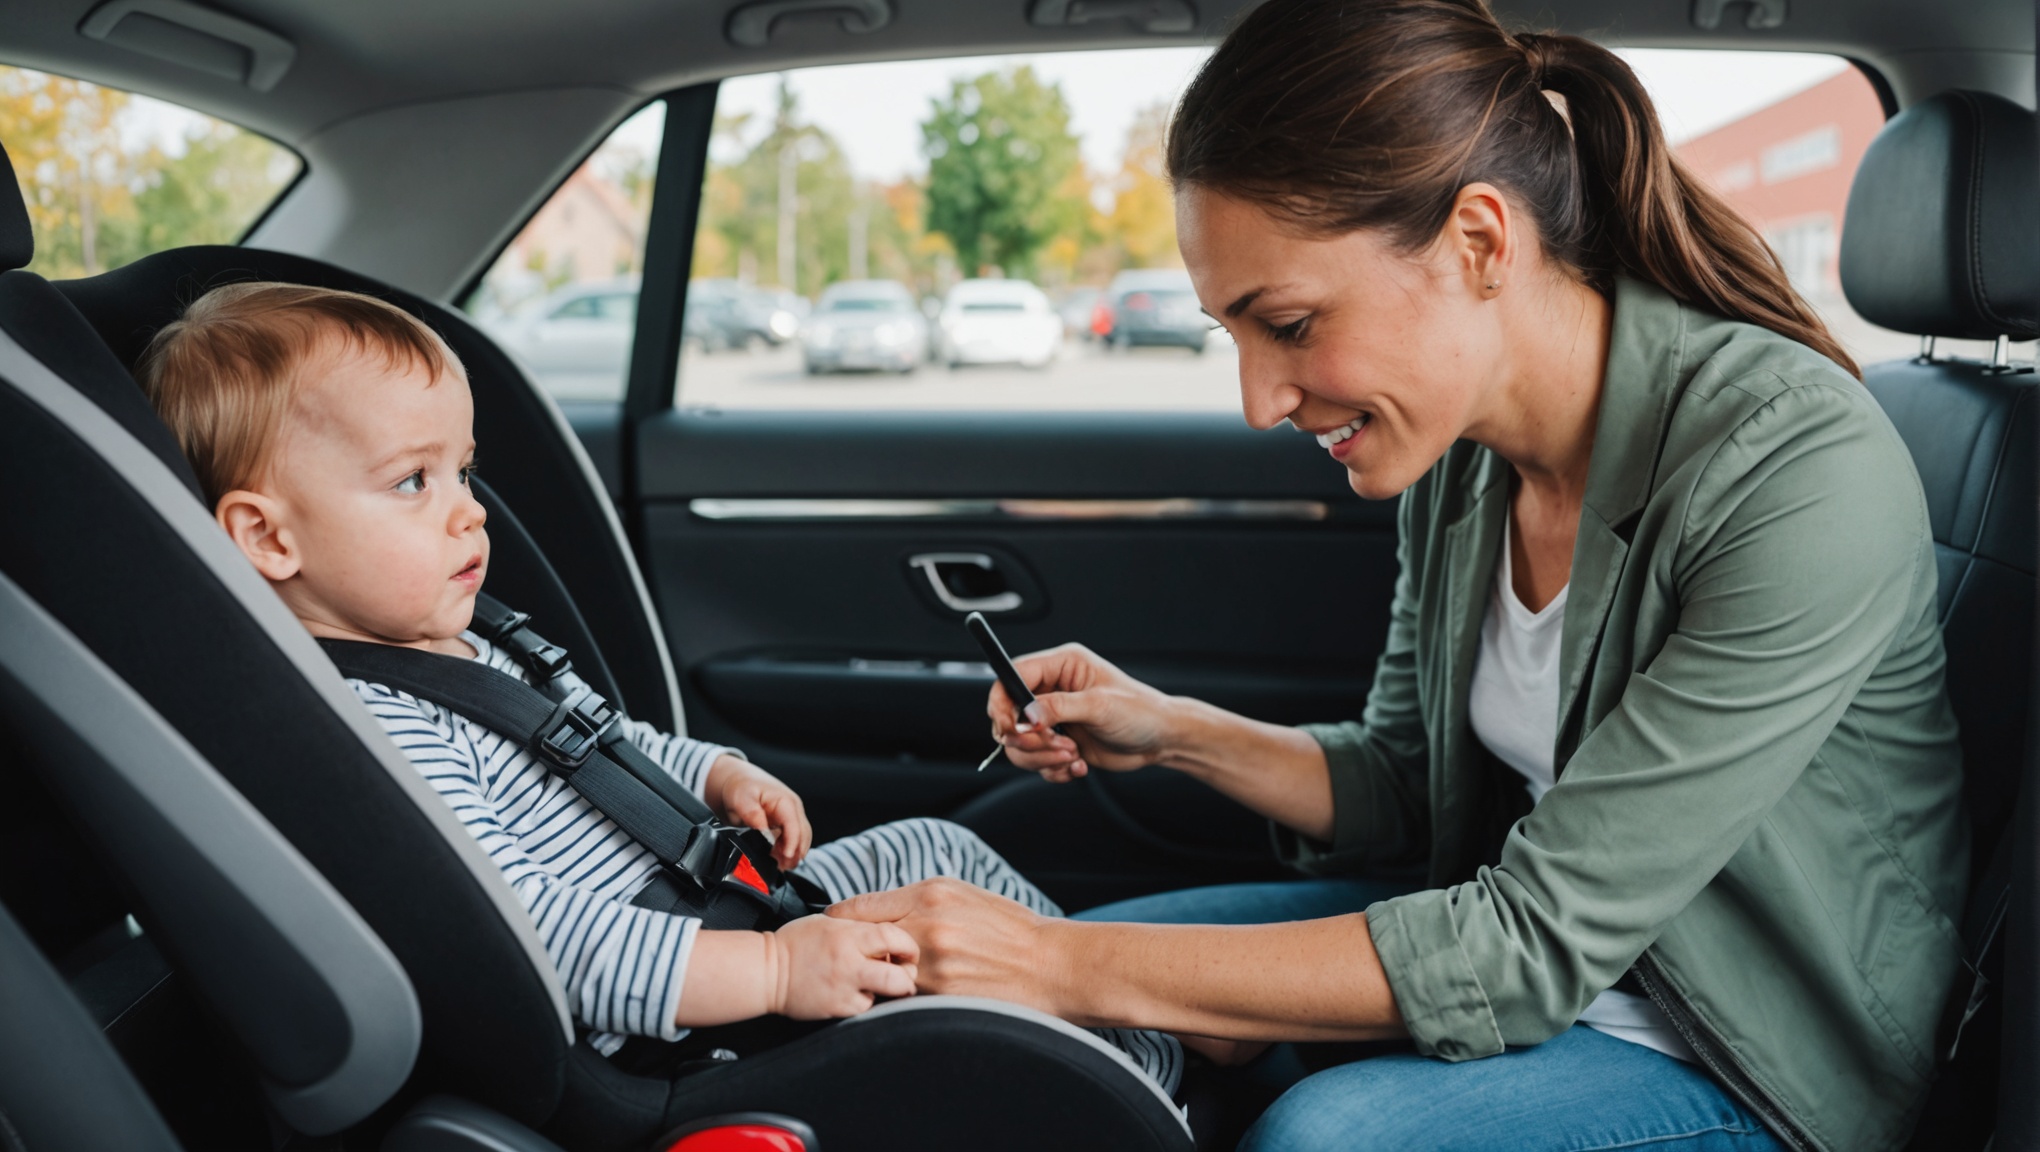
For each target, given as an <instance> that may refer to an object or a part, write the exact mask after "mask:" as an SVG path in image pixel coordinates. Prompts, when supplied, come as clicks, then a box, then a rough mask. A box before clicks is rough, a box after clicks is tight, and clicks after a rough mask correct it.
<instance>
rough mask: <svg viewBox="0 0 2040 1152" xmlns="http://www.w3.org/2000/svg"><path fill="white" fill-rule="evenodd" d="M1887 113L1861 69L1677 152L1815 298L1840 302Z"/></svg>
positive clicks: (1845, 72) (1690, 142) (1699, 138)
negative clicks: (1850, 211)
mask: <svg viewBox="0 0 2040 1152" xmlns="http://www.w3.org/2000/svg"><path fill="white" fill-rule="evenodd" d="M1882 127H1884V109H1883V108H1882V106H1880V105H1879V104H1878V102H1877V93H1876V91H1875V90H1874V89H1872V88H1871V87H1870V82H1869V81H1868V80H1866V79H1864V78H1863V74H1862V73H1861V72H1858V71H1857V70H1856V69H1854V68H1844V69H1843V70H1842V71H1840V72H1838V73H1836V74H1835V75H1833V76H1830V77H1828V78H1827V79H1826V80H1823V81H1821V82H1820V83H1818V84H1816V85H1814V86H1813V87H1811V88H1808V89H1806V90H1805V91H1803V92H1799V93H1796V94H1794V95H1792V96H1788V97H1786V98H1785V99H1783V100H1780V101H1778V102H1777V103H1776V104H1772V105H1770V106H1769V107H1766V108H1762V109H1759V110H1758V111H1756V112H1752V113H1750V114H1749V115H1748V116H1745V117H1743V118H1742V119H1740V120H1737V121H1735V122H1733V123H1731V124H1727V125H1724V126H1722V127H1720V128H1716V129H1715V130H1714V131H1712V132H1709V133H1707V134H1706V135H1704V136H1697V137H1695V138H1693V139H1691V140H1688V141H1686V142H1684V143H1683V144H1680V145H1679V146H1678V152H1679V155H1680V156H1681V157H1682V158H1683V159H1684V160H1685V161H1686V163H1688V164H1689V165H1691V166H1692V167H1693V169H1694V171H1696V172H1698V173H1699V174H1700V175H1701V176H1702V177H1703V178H1705V179H1706V180H1707V181H1708V182H1709V183H1710V184H1712V185H1714V188H1715V190H1716V191H1718V192H1720V193H1721V194H1722V195H1723V196H1725V197H1727V199H1728V201H1729V203H1731V204H1733V205H1734V206H1735V208H1736V209H1737V210H1738V211H1740V212H1741V213H1742V214H1743V216H1744V217H1745V218H1746V219H1748V220H1749V221H1750V222H1751V223H1752V224H1755V225H1756V226H1757V230H1758V231H1760V232H1762V233H1763V234H1764V238H1765V239H1766V240H1769V241H1770V242H1771V247H1772V248H1773V249H1774V250H1776V251H1777V253H1778V259H1779V261H1780V262H1781V263H1783V264H1784V265H1785V271H1786V272H1787V273H1788V274H1789V275H1790V276H1791V277H1792V282H1793V283H1794V284H1795V285H1797V286H1798V288H1799V291H1800V292H1801V293H1802V294H1804V295H1805V296H1806V297H1807V298H1808V299H1809V300H1812V301H1815V302H1816V303H1819V304H1827V303H1829V302H1831V301H1835V300H1838V299H1839V298H1840V296H1841V281H1840V280H1839V279H1838V278H1837V276H1836V272H1835V257H1836V254H1837V253H1838V252H1840V250H1841V248H1840V243H1841V237H1842V212H1843V209H1844V208H1845V207H1846V206H1847V205H1848V202H1849V181H1850V179H1851V178H1852V177H1854V176H1855V174H1856V166H1857V165H1858V164H1859V163H1861V162H1862V160H1863V153H1864V151H1866V150H1867V149H1868V148H1869V147H1870V140H1871V138H1872V137H1874V136H1876V135H1877V130H1878V129H1880V128H1882Z"/></svg>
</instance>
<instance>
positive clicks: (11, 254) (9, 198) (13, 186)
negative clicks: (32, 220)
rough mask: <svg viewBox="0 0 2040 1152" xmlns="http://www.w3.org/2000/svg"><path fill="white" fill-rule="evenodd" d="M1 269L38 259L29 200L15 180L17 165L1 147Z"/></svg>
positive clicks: (26, 265)
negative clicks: (30, 227)
mask: <svg viewBox="0 0 2040 1152" xmlns="http://www.w3.org/2000/svg"><path fill="white" fill-rule="evenodd" d="M0 184H5V185H6V187H5V188H0V272H12V271H14V270H15V269H16V268H26V267H28V262H29V261H30V260H33V259H35V233H34V232H33V231H31V230H30V229H29V226H28V202H27V201H25V200H23V199H22V198H21V185H20V184H18V183H16V182H15V179H14V164H13V162H12V161H10V160H8V159H7V150H6V149H4V148H0Z"/></svg>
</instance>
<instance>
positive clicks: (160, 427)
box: [0, 209, 199, 496]
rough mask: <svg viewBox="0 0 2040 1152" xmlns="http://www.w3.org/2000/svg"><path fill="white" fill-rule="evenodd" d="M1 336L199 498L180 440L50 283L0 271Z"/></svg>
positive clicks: (118, 363) (84, 321)
mask: <svg viewBox="0 0 2040 1152" xmlns="http://www.w3.org/2000/svg"><path fill="white" fill-rule="evenodd" d="M0 211H4V209H0ZM0 331H5V332H6V333H7V334H8V335H9V336H12V337H14V340H15V342H16V343H18V344H20V345H21V346H22V347H23V348H24V349H26V350H27V351H28V354H29V355H31V356H33V357H35V358H36V359H38V360H40V361H42V362H43V363H44V364H46V365H48V366H49V368H50V370H51V371H53V372H55V373H56V374H57V375H59V376H62V377H63V378H64V379H66V380H68V381H70V382H71V386H72V387H74V388H76V389H78V391H80V392H82V393H84V394H85V396H86V397H87V398H88V399H90V400H91V401H92V402H93V403H95V404H97V405H99V407H100V408H102V409H103V410H105V412H106V414H107V415H109V416H111V417H113V418H114V419H115V420H116V421H119V423H120V426H121V427H122V428H124V429H126V430H127V433H128V435H130V436H133V437H134V438H135V439H137V440H140V441H141V442H142V445H143V446H144V447H146V448H147V449H148V450H149V451H150V452H151V453H152V454H154V456H155V457H156V459H158V460H161V461H162V462H163V464H164V466H165V467H167V468H169V469H170V471H171V472H172V473H173V474H175V475H176V477H177V478H178V479H179V480H180V481H182V482H183V483H184V486H185V487H186V488H189V489H190V490H191V494H192V495H193V496H197V495H199V487H198V475H197V474H196V473H194V472H193V471H192V470H191V464H190V462H189V461H187V460H185V458H184V453H183V452H182V451H181V450H179V448H178V447H177V438H176V437H175V436H173V435H171V433H170V429H169V428H168V427H166V426H165V425H164V424H163V422H162V421H161V420H158V419H156V414H155V412H153V411H151V410H150V408H149V406H148V405H147V404H138V403H136V400H137V399H138V393H137V391H136V388H135V382H134V378H133V377H131V376H129V375H128V371H127V369H126V368H125V367H123V366H122V365H121V362H120V361H118V360H116V359H114V358H113V354H112V353H111V352H109V351H108V350H107V348H106V345H105V344H102V343H101V342H100V341H99V340H98V339H97V338H96V337H95V333H94V332H93V329H92V325H91V324H90V323H89V322H88V321H87V320H86V319H85V317H84V316H82V315H80V314H79V312H78V309H77V308H76V307H74V306H72V304H71V302H70V301H69V300H67V299H65V298H64V295H63V293H61V292H58V291H57V290H56V289H55V288H53V287H51V286H50V283H49V281H47V280H44V279H43V278H42V277H40V276H36V275H34V274H32V273H28V272H0Z"/></svg>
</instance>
